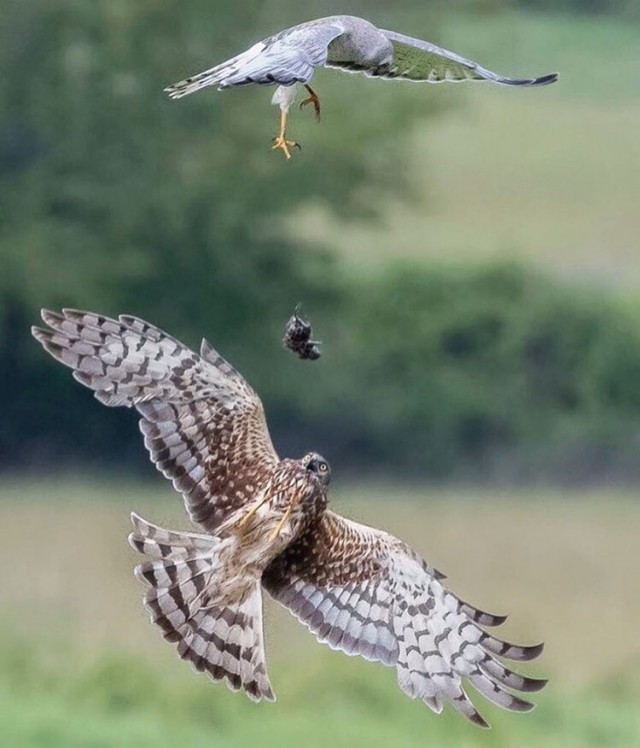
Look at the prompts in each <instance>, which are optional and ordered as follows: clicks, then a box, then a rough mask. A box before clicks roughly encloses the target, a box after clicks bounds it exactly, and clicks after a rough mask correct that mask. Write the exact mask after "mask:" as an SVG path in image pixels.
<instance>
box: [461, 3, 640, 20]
mask: <svg viewBox="0 0 640 748" xmlns="http://www.w3.org/2000/svg"><path fill="white" fill-rule="evenodd" d="M447 5H449V7H450V4H447ZM456 5H458V6H460V7H461V8H464V9H466V10H473V11H476V12H481V13H495V12H496V11H500V10H504V9H505V8H516V7H521V8H525V9H526V10H530V11H546V12H551V13H557V12H569V13H591V14H606V15H611V16H627V15H634V16H637V15H638V5H637V2H636V0H458V2H457V3H456Z"/></svg>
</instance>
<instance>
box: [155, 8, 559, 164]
mask: <svg viewBox="0 0 640 748" xmlns="http://www.w3.org/2000/svg"><path fill="white" fill-rule="evenodd" d="M322 67H328V68H338V69H340V70H345V71H347V72H349V73H364V74H365V75H367V76H369V77H372V78H385V79H387V80H408V81H415V82H419V83H440V82H441V81H464V80H488V81H493V82H494V83H500V84H502V85H506V86H542V85H545V84H548V83H554V82H555V81H556V80H557V78H558V76H557V74H556V73H551V74H549V75H543V76H541V77H539V78H505V77H504V76H501V75H498V73H494V72H492V71H491V70H487V69H486V68H483V67H481V66H480V65H478V63H477V62H473V61H472V60H466V59H465V58H464V57H461V56H460V55H458V54H456V53H455V52H450V51H449V50H447V49H443V48H441V47H437V46H436V45H435V44H431V43H430V42H425V41H422V40H421V39H413V38H412V37H410V36H405V35H404V34H399V33H397V32H396V31H386V30H384V29H379V28H377V27H376V26H374V25H373V24H372V23H370V22H369V21H366V20H365V19H364V18H357V17H355V16H328V17H327V18H318V19H316V20H314V21H308V22H307V23H302V24H300V25H298V26H292V27H291V28H289V29H285V30H284V31H280V32H279V33H278V34H274V35H273V36H270V37H268V38H267V39H263V40H262V41H260V42H258V43H257V44H254V45H253V46H252V47H251V48H250V49H248V50H246V52H242V53H241V54H239V55H237V56H236V57H232V58H231V59H230V60H227V61H226V62H223V63H221V64H219V65H216V66H215V67H212V68H209V70H205V71H203V72H202V73H198V74H197V75H193V76H191V77H190V78H186V79H185V80H182V81H179V82H178V83H175V84H173V85H172V86H169V87H168V88H165V91H166V92H167V93H168V94H169V96H170V97H171V98H172V99H179V98H181V97H182V96H187V95H188V94H191V93H194V92H195V91H199V90H200V89H201V88H206V87H207V86H217V87H218V89H224V88H230V87H231V86H244V85H247V84H249V83H258V84H260V85H273V84H278V88H277V89H276V91H275V93H274V95H273V98H272V103H273V104H275V105H277V106H279V107H280V110H281V116H280V132H279V133H278V135H277V136H276V137H275V138H274V143H273V148H274V149H280V150H281V151H283V152H284V154H285V156H286V157H287V159H289V158H291V148H293V147H296V146H297V147H299V146H298V143H296V142H295V141H293V140H288V139H287V117H288V112H289V108H290V106H291V104H292V102H293V101H294V99H295V96H296V88H297V87H298V86H297V85H296V84H302V85H303V86H304V88H305V89H306V91H307V93H308V97H307V98H306V99H304V100H303V101H302V103H301V104H300V107H303V106H305V105H307V104H313V106H314V108H315V113H316V118H317V119H318V120H319V119H320V99H319V97H318V95H317V94H316V92H315V91H314V90H313V89H312V88H311V86H310V85H309V81H310V80H311V78H312V76H313V73H314V71H315V69H316V68H322Z"/></svg>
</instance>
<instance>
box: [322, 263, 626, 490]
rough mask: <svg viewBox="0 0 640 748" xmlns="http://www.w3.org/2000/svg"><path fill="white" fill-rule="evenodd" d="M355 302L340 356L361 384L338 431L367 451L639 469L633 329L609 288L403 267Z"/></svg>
mask: <svg viewBox="0 0 640 748" xmlns="http://www.w3.org/2000/svg"><path fill="white" fill-rule="evenodd" d="M352 298H353V299H354V309H353V312H352V315H351V317H350V320H349V325H350V333H351V336H352V338H351V340H350V342H349V345H350V352H351V353H352V355H351V356H349V353H344V354H342V356H341V362H342V365H343V366H345V368H346V364H345V361H346V360H349V372H348V381H357V382H358V383H359V384H360V386H359V388H358V390H357V391H356V392H353V391H352V390H351V389H348V390H346V392H345V394H346V397H345V398H344V399H343V400H342V403H341V405H340V408H341V409H342V412H343V414H344V415H343V417H342V420H343V422H344V424H345V425H343V427H342V428H341V430H340V434H342V435H344V434H345V432H346V433H351V434H354V435H357V444H358V445H359V447H360V450H362V451H364V452H365V453H367V454H369V456H370V457H373V458H375V459H376V460H378V461H381V462H383V463H384V462H389V464H392V465H395V466H399V467H403V468H405V469H408V470H412V469H413V470H415V469H422V470H426V471H427V472H429V473H430V474H432V475H436V476H438V475H439V476H442V477H451V476H452V475H455V474H457V475H458V476H460V475H461V473H462V474H464V472H465V469H467V470H469V469H470V470H471V471H472V474H474V475H477V474H480V475H483V474H484V475H485V477H490V478H492V479H499V478H500V477H506V478H510V479H518V478H523V477H525V476H526V477H529V478H532V479H535V478H536V477H538V478H542V479H545V478H546V479H548V478H553V479H560V480H563V479H566V480H567V481H571V482H573V481H576V482H581V481H589V480H593V479H596V480H597V479H604V478H607V477H611V475H610V473H611V472H613V473H616V471H620V472H621V473H624V474H626V475H628V476H630V475H633V474H635V473H636V469H635V464H636V462H637V460H636V457H635V455H636V454H637V449H638V447H639V446H640V390H639V388H638V381H639V380H640V327H639V326H638V324H637V321H636V319H635V317H634V316H632V315H631V314H630V313H629V312H628V310H627V309H626V308H625V307H623V306H621V305H616V304H614V303H613V302H612V301H611V300H610V299H608V298H607V295H606V294H605V293H603V292H597V291H594V290H593V289H591V290H590V291H587V290H586V289H585V290H583V291H581V290H577V289H575V288H574V287H572V286H571V285H569V284H566V283H560V282H557V281H554V280H551V279H549V278H545V277H543V276H538V275H537V274H533V273H528V272H525V271H524V270H522V269H520V268H517V267H515V266H514V267H511V266H495V267H491V266H489V267H482V268H479V267H465V268H460V267H457V266H449V267H431V268H429V267H427V268H424V269H422V270H420V269H417V268H415V267H412V266H407V267H405V268H396V269H390V270H389V272H387V273H385V274H383V275H382V276H381V277H380V278H379V279H378V280H374V281H366V282H364V283H362V284H360V286H359V287H358V288H357V291H356V293H354V294H353V296H352ZM327 355H330V349H329V347H327ZM345 389H346V388H345Z"/></svg>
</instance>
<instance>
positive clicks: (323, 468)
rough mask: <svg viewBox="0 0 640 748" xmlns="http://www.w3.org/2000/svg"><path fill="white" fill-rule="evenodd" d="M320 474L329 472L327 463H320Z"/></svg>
mask: <svg viewBox="0 0 640 748" xmlns="http://www.w3.org/2000/svg"><path fill="white" fill-rule="evenodd" d="M320 472H321V473H326V472H327V463H326V462H321V463H320Z"/></svg>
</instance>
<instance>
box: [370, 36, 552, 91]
mask: <svg viewBox="0 0 640 748" xmlns="http://www.w3.org/2000/svg"><path fill="white" fill-rule="evenodd" d="M381 31H382V33H383V34H384V35H385V36H386V37H387V39H389V41H390V42H391V44H392V45H393V62H392V63H391V64H389V65H383V66H381V67H379V68H376V69H374V70H368V71H365V74H366V75H369V76H372V77H376V78H389V79H394V78H401V79H404V80H409V81H416V82H420V83H424V82H426V83H440V82H441V81H464V80H489V81H493V82H494V83H500V84H502V85H506V86H543V85H545V84H547V83H555V81H556V80H557V79H558V75H557V73H551V74H549V75H543V76H541V77H539V78H505V77H503V76H501V75H498V74H497V73H494V72H492V71H491V70H487V69H486V68H483V67H481V66H480V65H478V63H477V62H473V61H472V60H466V59H465V58H464V57H461V56H460V55H458V54H456V53H455V52H450V51H449V50H447V49H443V48H442V47H437V46H436V45H435V44H430V43H429V42H425V41H422V40H421V39H413V38H412V37H410V36H405V35H404V34H398V33H397V32H395V31H386V30H384V29H381Z"/></svg>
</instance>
